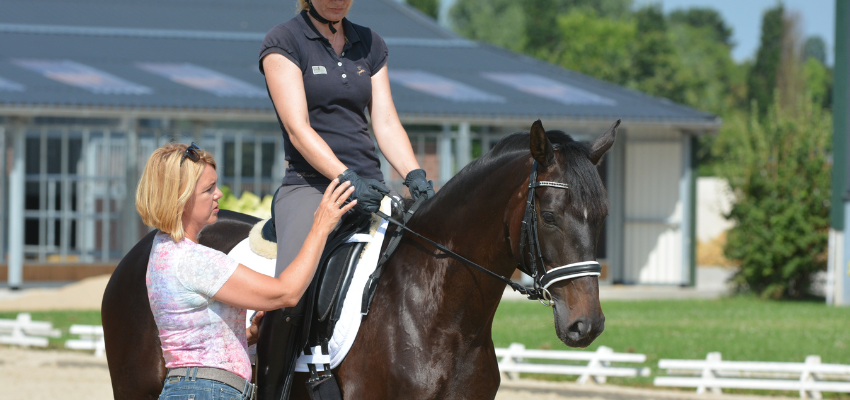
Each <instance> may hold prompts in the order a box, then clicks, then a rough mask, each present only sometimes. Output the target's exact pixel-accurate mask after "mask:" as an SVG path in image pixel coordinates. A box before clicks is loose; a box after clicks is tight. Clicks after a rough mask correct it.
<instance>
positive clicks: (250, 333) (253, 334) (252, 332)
mask: <svg viewBox="0 0 850 400" xmlns="http://www.w3.org/2000/svg"><path fill="white" fill-rule="evenodd" d="M263 315H266V312H265V311H257V312H256V313H255V314H254V317H253V318H251V326H249V327H248V329H245V336H246V338H247V339H248V346H250V345H253V344H257V339H259V338H260V322H262V321H263Z"/></svg>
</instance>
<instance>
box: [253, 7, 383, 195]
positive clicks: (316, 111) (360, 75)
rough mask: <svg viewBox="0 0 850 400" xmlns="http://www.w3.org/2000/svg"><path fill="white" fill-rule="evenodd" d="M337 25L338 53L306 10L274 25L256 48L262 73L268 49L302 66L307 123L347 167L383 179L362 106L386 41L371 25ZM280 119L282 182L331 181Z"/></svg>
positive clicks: (380, 63)
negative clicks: (341, 40) (340, 30)
mask: <svg viewBox="0 0 850 400" xmlns="http://www.w3.org/2000/svg"><path fill="white" fill-rule="evenodd" d="M341 24H342V26H343V27H344V31H345V39H346V43H345V47H344V48H343V51H342V53H341V55H340V56H337V54H336V52H334V50H333V48H332V47H331V44H330V42H329V41H328V39H326V38H325V37H324V36H322V34H321V33H319V31H318V30H316V28H315V27H314V26H313V23H312V21H310V18H309V17H308V16H307V11H302V12H301V14H299V15H297V16H296V17H295V18H293V19H291V20H289V21H288V22H285V23H283V24H280V25H277V26H275V27H274V28H272V29H271V30H270V31H269V32H268V33H267V34H266V38H265V40H263V45H262V48H261V49H260V72H262V73H263V74H265V72H264V71H263V57H265V56H266V55H267V54H270V53H278V54H281V55H283V56H284V57H286V58H288V59H290V60H292V62H293V63H295V65H297V66H298V67H300V68H301V73H302V76H303V77H304V90H305V92H306V95H307V110H308V113H309V117H310V126H312V127H313V129H314V130H315V131H316V133H318V134H319V136H321V137H322V139H324V140H325V142H326V143H327V144H328V146H330V148H331V150H333V152H334V154H335V155H336V156H337V158H338V159H339V160H340V161H341V162H342V163H343V164H345V166H346V167H348V168H350V169H351V170H353V171H354V172H356V173H357V174H358V175H360V176H361V177H363V178H371V179H378V180H383V176H382V175H381V168H380V166H381V165H380V161H378V157H377V156H376V155H375V146H374V144H373V143H372V139H371V138H370V137H369V129H368V122H367V119H366V107H367V106H368V105H369V102H370V101H371V100H372V79H371V78H372V75H374V74H375V73H377V72H378V71H379V70H380V69H381V67H383V66H384V64H386V62H387V45H386V44H385V43H384V40H383V39H382V38H381V37H380V36H378V34H377V33H374V32H372V30H371V29H369V28H366V27H363V26H360V25H355V24H352V23H351V22H349V21H348V19H346V18H343V19H342V22H341ZM269 97H271V95H269ZM272 101H274V100H272ZM278 122H280V129H281V130H282V131H283V141H284V150H285V151H286V161H288V162H289V167H288V168H287V169H286V175H285V176H284V178H283V183H284V184H327V183H328V182H329V180H328V179H327V178H326V177H324V176H323V175H322V174H320V173H319V172H317V171H316V170H315V169H314V168H313V167H312V166H310V164H309V163H308V162H307V161H306V160H305V159H304V157H303V156H302V155H301V153H299V152H298V150H297V149H296V148H295V146H293V145H292V141H291V140H290V139H289V135H288V134H287V133H286V129H285V128H284V126H283V122H282V121H281V120H280V115H278Z"/></svg>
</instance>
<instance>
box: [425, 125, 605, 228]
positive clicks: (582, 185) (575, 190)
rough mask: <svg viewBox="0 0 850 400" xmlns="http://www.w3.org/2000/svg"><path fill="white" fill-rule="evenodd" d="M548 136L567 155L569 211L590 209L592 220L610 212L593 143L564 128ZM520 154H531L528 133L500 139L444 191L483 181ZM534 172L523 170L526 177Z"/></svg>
mask: <svg viewBox="0 0 850 400" xmlns="http://www.w3.org/2000/svg"><path fill="white" fill-rule="evenodd" d="M546 136H547V137H548V138H549V141H550V142H551V143H552V144H553V145H554V146H556V147H557V150H556V151H557V152H560V153H562V154H563V155H564V160H565V165H564V171H566V173H565V174H564V176H563V177H562V179H563V180H561V179H559V180H558V181H559V182H564V183H566V184H567V185H569V186H570V189H569V190H568V194H567V195H568V203H569V210H570V213H572V214H574V215H583V214H584V212H585V211H586V212H587V218H588V219H589V220H599V219H602V218H605V216H606V215H607V214H608V200H607V199H608V195H607V193H606V191H605V187H604V186H603V185H602V180H601V179H599V174H598V172H597V170H596V166H595V165H593V164H592V163H591V162H590V159H589V158H588V156H589V155H590V152H591V150H590V146H589V145H587V144H586V143H583V142H578V141H575V140H573V138H572V137H570V135H567V134H566V133H564V132H561V131H556V130H553V131H548V132H546ZM521 156H529V157H530V151H529V134H528V132H518V133H514V134H511V135H509V136H507V137H505V138H504V139H502V140H500V141H499V142H498V143H497V144H496V145H495V146H494V147H493V148H492V149H491V150H490V152H488V153H487V154H485V155H484V156H483V157H480V158H478V159H477V160H475V161H473V162H471V163H470V164H469V165H467V166H466V167H464V168H463V169H462V170H461V171H460V172H458V173H457V174H456V175H455V176H454V177H453V178H452V179H451V180H449V182H447V183H446V185H445V186H444V187H443V188H441V189H440V190H441V191H447V192H449V193H451V192H453V191H455V190H465V188H468V187H469V186H470V185H473V184H475V183H476V182H478V181H480V180H481V177H482V176H487V175H489V174H490V173H492V171H493V170H495V169H496V168H498V167H499V166H502V165H504V164H505V163H507V162H510V161H512V160H514V159H516V158H518V157H521ZM530 172H531V171H522V174H523V175H525V176H527V175H528V174H529V173H530Z"/></svg>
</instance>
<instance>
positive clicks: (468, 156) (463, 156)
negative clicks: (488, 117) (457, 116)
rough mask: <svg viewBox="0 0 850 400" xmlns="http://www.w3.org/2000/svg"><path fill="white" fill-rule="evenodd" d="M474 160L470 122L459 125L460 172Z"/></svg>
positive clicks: (458, 154)
mask: <svg viewBox="0 0 850 400" xmlns="http://www.w3.org/2000/svg"><path fill="white" fill-rule="evenodd" d="M471 160H472V138H470V136H469V122H463V123H461V124H460V125H458V130H457V169H458V171H460V170H461V169H463V167H465V166H466V164H469V162H470V161H471Z"/></svg>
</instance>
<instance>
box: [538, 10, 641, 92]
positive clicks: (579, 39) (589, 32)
mask: <svg viewBox="0 0 850 400" xmlns="http://www.w3.org/2000/svg"><path fill="white" fill-rule="evenodd" d="M635 32H636V27H635V24H634V23H633V22H630V21H617V20H614V19H610V18H600V17H598V16H597V15H596V13H595V12H594V11H593V10H592V9H581V10H575V11H572V12H570V13H567V14H564V15H561V16H559V17H558V34H559V36H558V40H556V41H555V43H556V44H555V45H554V46H553V47H552V50H551V51H550V54H549V55H548V57H547V58H546V59H547V61H549V62H552V63H554V64H557V65H560V66H562V67H564V68H569V69H571V70H574V71H578V72H582V73H585V74H588V75H590V76H593V77H596V78H599V79H603V80H606V81H608V82H613V83H617V84H620V85H625V84H628V83H629V81H630V78H631V69H632V68H631V62H632V61H631V59H632V54H633V52H634V45H633V42H634V37H635Z"/></svg>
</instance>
